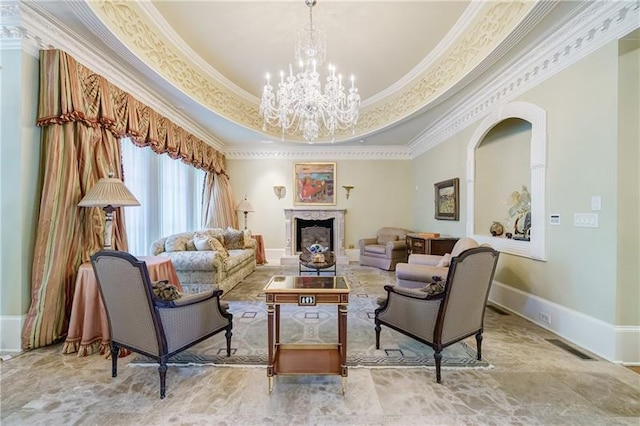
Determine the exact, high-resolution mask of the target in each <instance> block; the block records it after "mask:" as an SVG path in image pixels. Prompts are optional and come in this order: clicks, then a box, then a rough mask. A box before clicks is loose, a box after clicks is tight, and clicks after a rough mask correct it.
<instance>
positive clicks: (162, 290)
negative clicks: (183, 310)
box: [151, 280, 182, 302]
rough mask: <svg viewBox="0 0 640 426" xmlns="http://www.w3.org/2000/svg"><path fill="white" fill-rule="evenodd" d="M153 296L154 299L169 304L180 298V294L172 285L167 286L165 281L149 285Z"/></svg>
mask: <svg viewBox="0 0 640 426" xmlns="http://www.w3.org/2000/svg"><path fill="white" fill-rule="evenodd" d="M151 287H152V289H153V295H154V296H155V297H156V299H159V300H163V301H166V302H170V301H172V300H176V299H179V298H181V297H182V293H180V291H179V290H178V288H177V287H176V286H174V285H171V284H169V282H168V281H167V280H160V281H154V282H152V283H151Z"/></svg>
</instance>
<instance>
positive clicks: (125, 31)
mask: <svg viewBox="0 0 640 426" xmlns="http://www.w3.org/2000/svg"><path fill="white" fill-rule="evenodd" d="M88 4H89V5H90V7H92V8H93V9H94V11H95V12H96V14H97V15H98V16H99V17H100V18H101V20H102V21H103V23H104V24H105V25H106V26H107V27H109V28H110V29H111V31H113V32H114V33H115V34H117V35H118V38H119V39H120V40H121V41H122V42H123V43H124V44H126V45H127V46H128V47H129V48H130V49H131V50H133V51H135V52H136V55H137V56H138V58H139V59H140V60H142V61H143V62H144V63H145V64H147V65H148V66H150V67H151V68H153V69H154V70H155V71H156V72H158V73H159V74H160V75H162V76H163V77H164V78H165V79H167V81H169V82H171V83H172V84H173V85H174V86H176V87H178V88H180V90H182V91H183V92H184V93H185V94H187V95H189V96H191V97H192V98H194V99H196V100H198V101H199V102H200V103H201V104H203V105H205V106H207V107H208V108H209V109H211V110H212V111H213V112H215V113H216V114H219V115H221V116H223V117H225V118H227V119H230V120H231V121H234V122H236V123H239V124H241V125H243V126H245V127H247V128H250V129H253V130H255V131H258V132H262V133H264V131H263V130H262V121H261V120H260V117H259V114H258V103H257V102H247V101H246V97H242V96H238V95H237V94H236V93H234V92H233V91H231V90H229V89H228V82H225V81H221V80H220V79H218V78H216V77H217V75H215V73H210V72H207V69H209V70H210V68H209V67H208V68H207V69H203V68H202V66H201V65H202V64H201V61H199V63H194V61H193V60H192V59H193V57H194V55H191V54H189V55H185V54H184V53H183V52H182V51H181V49H180V45H179V44H176V42H175V34H174V33H173V31H171V32H169V31H168V30H167V26H166V25H162V24H158V23H157V22H156V20H153V19H151V18H152V17H153V16H156V18H157V15H159V14H152V15H150V14H148V13H146V12H148V11H149V10H150V8H151V7H152V6H149V5H147V6H145V7H144V8H141V7H140V6H139V5H137V4H136V3H135V2H126V1H108V2H107V1H104V0H103V1H100V2H89V3H88ZM534 5H535V2H528V1H509V2H498V3H495V2H489V3H482V10H483V12H482V13H478V18H477V19H475V20H474V22H473V24H471V25H470V27H469V30H468V31H467V32H466V33H462V34H461V35H460V36H459V37H458V38H457V42H456V43H455V44H453V45H452V46H451V47H450V48H449V49H448V51H447V52H446V54H445V55H444V56H443V57H442V58H441V59H440V60H439V61H438V62H436V63H435V64H434V65H433V66H431V67H430V68H429V70H428V71H427V72H426V73H425V74H424V75H423V76H422V77H421V78H420V79H418V80H417V81H416V82H415V83H413V86H411V87H409V88H408V89H406V90H404V91H403V92H402V93H400V94H398V95H396V96H394V97H391V98H386V100H385V101H384V102H382V103H381V104H380V105H378V106H372V107H371V108H369V109H363V112H362V113H361V116H360V120H359V124H358V126H357V129H356V134H357V135H364V134H369V133H371V132H373V131H376V130H380V129H383V128H385V127H387V126H389V125H391V124H393V123H395V122H397V121H399V120H401V119H403V118H405V117H407V116H408V115H410V114H412V113H415V112H416V111H418V110H419V109H421V108H423V107H425V106H426V105H427V104H428V103H429V102H431V101H433V100H434V99H435V98H436V97H437V96H439V95H440V94H442V93H444V91H445V90H447V89H449V88H450V87H451V86H452V85H453V84H454V83H455V82H457V81H459V80H461V79H462V78H464V76H465V75H466V74H467V73H468V72H469V71H470V70H472V69H473V67H474V66H476V65H477V64H479V63H480V62H481V61H482V60H483V59H484V58H485V57H486V56H487V54H488V53H490V52H491V49H493V48H495V47H496V46H498V45H499V44H500V42H501V41H502V40H504V39H505V38H506V37H508V35H509V33H510V31H511V29H512V28H513V27H514V26H515V25H516V24H517V23H518V21H519V20H520V19H522V17H523V16H526V13H527V12H528V10H529V9H530V8H532V7H533V6H534ZM474 7H475V5H474ZM159 22H164V20H161V21H159ZM188 52H191V50H190V49H189V50H188ZM236 92H237V91H236ZM277 130H278V129H275V128H269V129H268V133H269V134H271V135H276V134H277ZM340 136H343V137H350V136H353V135H352V134H350V133H349V132H348V131H345V132H344V133H340Z"/></svg>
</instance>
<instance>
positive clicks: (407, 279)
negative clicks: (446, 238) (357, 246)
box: [396, 238, 478, 288]
mask: <svg viewBox="0 0 640 426" xmlns="http://www.w3.org/2000/svg"><path fill="white" fill-rule="evenodd" d="M474 247H478V243H477V242H476V240H474V239H472V238H460V239H459V240H458V241H457V242H456V244H455V245H454V246H453V249H452V250H451V253H447V254H445V255H444V256H437V255H432V254H412V255H410V256H409V260H408V263H399V264H398V265H397V266H396V280H397V284H398V285H399V286H400V287H405V288H421V287H424V286H425V285H426V284H428V283H431V282H433V281H434V277H439V278H440V279H442V280H444V279H445V278H446V276H447V273H448V272H449V263H450V262H451V258H453V257H456V256H458V255H459V254H460V253H462V252H463V251H465V250H467V249H470V248H474Z"/></svg>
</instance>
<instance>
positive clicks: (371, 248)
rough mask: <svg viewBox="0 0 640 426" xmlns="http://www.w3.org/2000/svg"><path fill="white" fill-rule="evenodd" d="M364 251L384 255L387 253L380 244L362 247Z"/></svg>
mask: <svg viewBox="0 0 640 426" xmlns="http://www.w3.org/2000/svg"><path fill="white" fill-rule="evenodd" d="M364 251H365V252H366V253H378V254H385V253H386V252H387V248H386V247H385V246H381V245H380V244H369V245H368V246H365V247H364Z"/></svg>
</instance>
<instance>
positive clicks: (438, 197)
mask: <svg viewBox="0 0 640 426" xmlns="http://www.w3.org/2000/svg"><path fill="white" fill-rule="evenodd" d="M458 187H459V179H458V178H453V179H449V180H444V181H442V182H438V183H436V184H434V190H435V204H436V209H435V210H436V214H435V218H436V219H440V220H458V216H459V213H460V204H459V200H458V189H459V188H458Z"/></svg>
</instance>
